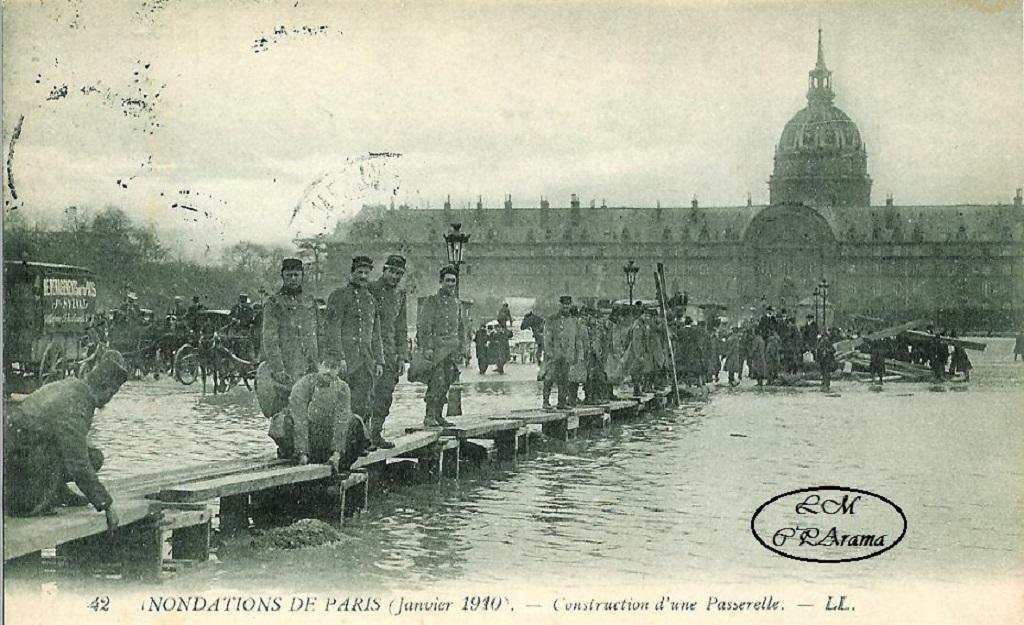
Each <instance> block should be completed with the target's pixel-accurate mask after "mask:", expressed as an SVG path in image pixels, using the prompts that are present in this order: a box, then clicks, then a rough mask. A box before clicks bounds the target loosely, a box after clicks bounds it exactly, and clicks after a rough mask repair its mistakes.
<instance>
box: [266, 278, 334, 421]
mask: <svg viewBox="0 0 1024 625" xmlns="http://www.w3.org/2000/svg"><path fill="white" fill-rule="evenodd" d="M304 279H305V273H304V272H303V269H302V261H301V260H299V259H298V258H286V259H284V260H283V261H281V282H282V284H281V290H280V291H278V292H277V293H275V294H274V295H271V296H270V298H268V299H267V303H266V306H265V307H264V309H263V329H262V341H261V347H262V349H263V360H264V362H263V363H262V364H260V366H259V368H258V369H257V370H256V384H257V386H256V387H257V398H258V399H259V403H260V409H261V410H262V411H263V414H265V415H266V416H267V417H273V416H274V415H275V414H277V413H278V412H280V411H281V410H282V409H284V408H285V407H286V406H287V405H288V395H289V394H290V393H291V391H292V385H293V384H295V382H297V381H298V379H299V378H301V377H302V376H304V375H306V374H307V373H313V372H315V371H317V366H318V365H319V364H320V351H319V341H318V338H317V318H316V317H317V308H316V301H315V300H314V299H313V297H312V296H311V295H308V294H306V293H303V292H302V283H303V281H304Z"/></svg>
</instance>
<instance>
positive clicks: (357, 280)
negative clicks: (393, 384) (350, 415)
mask: <svg viewBox="0 0 1024 625" xmlns="http://www.w3.org/2000/svg"><path fill="white" fill-rule="evenodd" d="M372 270H373V261H372V260H371V259H370V258H369V257H368V256H356V257H355V258H353V259H352V273H351V274H350V275H349V281H348V284H346V285H345V286H343V287H341V288H339V289H335V291H334V292H333V293H331V296H330V297H329V298H327V319H326V322H325V323H324V334H325V336H324V343H325V344H326V350H325V352H326V359H327V360H329V361H330V362H331V363H332V364H333V365H334V366H335V367H337V369H338V372H339V374H340V375H341V378H342V379H343V380H345V383H346V384H348V386H349V388H350V389H351V392H352V411H353V412H354V413H356V414H357V415H359V416H360V417H362V418H363V419H365V420H369V419H370V417H371V416H372V405H373V388H374V384H375V382H376V381H377V380H379V379H380V377H381V375H382V374H383V373H384V347H383V344H382V342H381V331H380V312H379V310H378V305H377V299H376V297H374V294H373V292H372V291H370V288H369V283H370V272H371V271H372Z"/></svg>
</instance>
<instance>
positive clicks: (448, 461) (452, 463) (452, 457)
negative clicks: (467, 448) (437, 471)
mask: <svg viewBox="0 0 1024 625" xmlns="http://www.w3.org/2000/svg"><path fill="white" fill-rule="evenodd" d="M461 459H462V445H456V446H455V447H452V448H451V449H444V450H443V451H442V452H441V477H450V478H454V479H456V480H457V479H459V461H460V460H461Z"/></svg>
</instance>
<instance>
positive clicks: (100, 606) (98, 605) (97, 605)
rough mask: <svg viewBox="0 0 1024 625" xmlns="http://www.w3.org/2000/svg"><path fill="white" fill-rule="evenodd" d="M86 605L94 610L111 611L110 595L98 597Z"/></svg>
mask: <svg viewBox="0 0 1024 625" xmlns="http://www.w3.org/2000/svg"><path fill="white" fill-rule="evenodd" d="M85 607H87V608H89V609H90V610H92V611H93V612H110V597H105V596H104V597H96V598H95V599H93V600H92V601H90V602H89V605H87V606H85Z"/></svg>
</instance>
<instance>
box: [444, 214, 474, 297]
mask: <svg viewBox="0 0 1024 625" xmlns="http://www.w3.org/2000/svg"><path fill="white" fill-rule="evenodd" d="M468 242H469V235H468V234H466V233H465V232H463V231H462V224H452V228H451V230H449V231H448V232H447V233H446V234H445V235H444V244H445V251H446V252H447V254H448V262H449V263H451V265H452V266H453V267H455V296H456V297H458V295H459V285H460V283H461V282H462V276H461V269H460V268H461V267H462V260H463V254H464V253H465V250H466V243H468Z"/></svg>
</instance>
